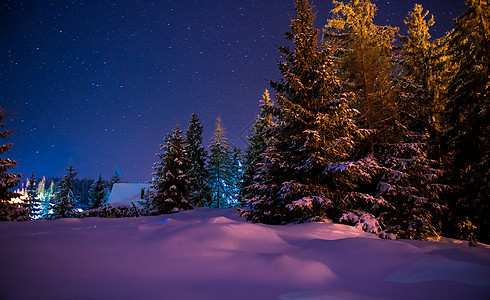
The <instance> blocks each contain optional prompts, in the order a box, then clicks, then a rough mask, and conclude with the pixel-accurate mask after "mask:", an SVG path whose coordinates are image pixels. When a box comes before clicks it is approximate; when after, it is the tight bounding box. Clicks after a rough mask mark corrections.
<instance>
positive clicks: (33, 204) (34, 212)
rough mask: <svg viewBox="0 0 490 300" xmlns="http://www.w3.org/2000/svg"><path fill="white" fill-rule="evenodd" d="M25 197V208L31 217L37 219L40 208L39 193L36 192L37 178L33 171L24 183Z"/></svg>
mask: <svg viewBox="0 0 490 300" xmlns="http://www.w3.org/2000/svg"><path fill="white" fill-rule="evenodd" d="M26 190H27V199H26V208H27V209H29V211H30V216H31V218H32V219H37V218H38V215H39V213H40V212H39V210H40V204H39V194H38V192H37V178H36V175H35V174H34V171H32V173H31V177H29V179H28V180H27V184H26Z"/></svg>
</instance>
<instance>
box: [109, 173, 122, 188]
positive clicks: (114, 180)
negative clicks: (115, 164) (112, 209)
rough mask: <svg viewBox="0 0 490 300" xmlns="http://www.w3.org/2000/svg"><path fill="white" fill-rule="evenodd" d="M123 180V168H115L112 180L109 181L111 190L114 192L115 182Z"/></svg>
mask: <svg viewBox="0 0 490 300" xmlns="http://www.w3.org/2000/svg"><path fill="white" fill-rule="evenodd" d="M118 182H121V170H120V169H119V168H114V173H113V174H112V177H111V180H110V181H109V192H112V188H113V187H114V183H118Z"/></svg>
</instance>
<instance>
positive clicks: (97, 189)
mask: <svg viewBox="0 0 490 300" xmlns="http://www.w3.org/2000/svg"><path fill="white" fill-rule="evenodd" d="M106 194H107V193H106V187H105V184H104V181H103V180H102V175H100V174H99V177H98V178H97V180H96V181H94V183H92V186H91V187H90V190H89V195H88V199H89V207H90V208H91V209H93V208H99V207H101V206H103V205H104V204H105V203H106V201H107V197H106Z"/></svg>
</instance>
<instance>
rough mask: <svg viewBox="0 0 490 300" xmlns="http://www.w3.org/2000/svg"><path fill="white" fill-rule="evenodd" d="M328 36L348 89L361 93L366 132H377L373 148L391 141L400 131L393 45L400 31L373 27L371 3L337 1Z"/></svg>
mask: <svg viewBox="0 0 490 300" xmlns="http://www.w3.org/2000/svg"><path fill="white" fill-rule="evenodd" d="M333 4H334V6H335V7H334V9H333V10H332V13H333V18H332V19H330V20H329V21H328V24H327V26H326V27H325V30H324V35H325V36H326V37H328V39H329V40H332V39H333V40H334V41H335V42H336V48H337V53H336V55H337V57H338V58H339V61H340V69H339V70H341V71H342V72H341V75H342V79H343V81H344V88H348V90H350V91H355V92H357V95H358V97H357V105H356V108H357V109H358V110H359V111H360V112H361V114H360V116H359V117H360V121H362V123H361V124H360V125H361V126H362V127H363V128H368V129H375V130H376V132H375V135H372V138H373V139H372V140H370V144H369V147H370V148H371V149H372V148H373V147H374V144H375V143H378V142H387V141H391V140H392V139H393V138H397V133H398V132H399V131H400V128H399V123H398V122H397V121H398V120H397V111H396V101H395V93H394V89H393V77H392V73H393V64H392V57H393V45H392V44H393V41H394V38H395V34H396V32H397V31H398V28H394V27H391V26H378V25H375V24H374V23H373V19H374V17H375V15H376V12H377V8H376V5H374V4H373V3H371V1H370V0H351V1H349V2H348V3H343V2H340V1H335V0H334V1H333Z"/></svg>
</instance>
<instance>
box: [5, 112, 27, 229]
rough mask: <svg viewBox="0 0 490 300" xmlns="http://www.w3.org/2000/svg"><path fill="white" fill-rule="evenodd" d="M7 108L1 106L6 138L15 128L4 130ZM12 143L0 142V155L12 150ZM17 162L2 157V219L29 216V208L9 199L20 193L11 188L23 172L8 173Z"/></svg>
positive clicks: (17, 182) (20, 218)
mask: <svg viewBox="0 0 490 300" xmlns="http://www.w3.org/2000/svg"><path fill="white" fill-rule="evenodd" d="M5 117H6V115H5V110H4V108H3V107H2V106H0V138H2V139H4V138H6V137H7V136H9V135H10V134H12V133H13V130H3V129H4V128H5V125H4V123H3V122H4V119H5ZM12 145H13V144H12V143H7V144H4V145H1V144H0V155H2V156H3V154H4V153H5V152H7V151H9V150H10V148H11V147H12ZM16 165H17V162H16V161H14V160H12V159H10V158H1V157H0V221H3V220H13V219H19V220H24V219H26V218H28V213H29V211H28V210H25V209H23V208H19V207H17V205H14V204H11V203H10V202H9V201H10V199H12V198H16V197H19V196H20V195H19V194H18V193H15V192H12V191H11V189H12V188H14V187H16V186H17V185H19V183H21V179H20V178H21V177H22V175H21V174H12V173H8V171H9V170H11V169H14V168H15V167H16Z"/></svg>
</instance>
